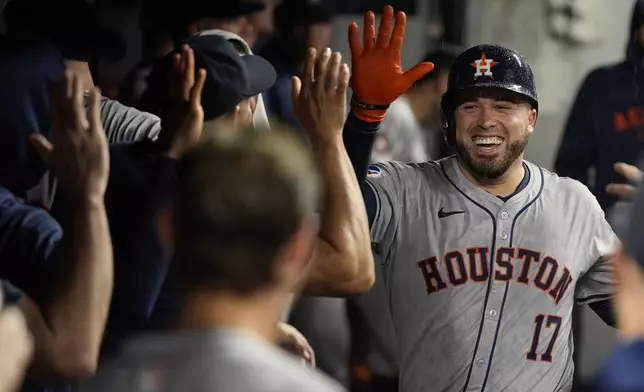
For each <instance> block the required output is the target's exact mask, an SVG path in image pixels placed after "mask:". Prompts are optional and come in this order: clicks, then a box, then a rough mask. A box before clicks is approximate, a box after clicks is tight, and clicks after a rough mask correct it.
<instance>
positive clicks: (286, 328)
mask: <svg viewBox="0 0 644 392" xmlns="http://www.w3.org/2000/svg"><path fill="white" fill-rule="evenodd" d="M277 330H278V340H277V341H278V344H279V345H280V347H281V348H282V349H284V350H286V351H288V352H290V353H292V354H294V355H296V356H297V357H299V358H300V360H301V361H302V364H304V365H307V366H310V367H315V353H314V352H313V348H312V347H311V345H310V344H309V342H308V340H306V338H305V337H304V335H302V334H301V333H300V331H298V330H297V329H295V327H293V326H292V325H288V324H286V323H279V324H278V326H277Z"/></svg>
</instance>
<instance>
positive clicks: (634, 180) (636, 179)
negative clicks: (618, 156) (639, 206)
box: [606, 162, 644, 199]
mask: <svg viewBox="0 0 644 392" xmlns="http://www.w3.org/2000/svg"><path fill="white" fill-rule="evenodd" d="M614 167H615V171H616V172H617V173H619V174H620V175H621V176H622V177H624V178H625V179H626V180H628V182H630V184H616V183H612V184H608V186H606V193H608V194H610V195H614V196H619V197H622V198H625V199H631V198H632V197H633V196H634V195H635V189H636V186H637V185H638V184H639V183H640V182H641V181H642V177H643V176H644V173H642V171H641V170H640V169H639V168H637V166H633V165H629V164H627V163H623V162H617V163H616V164H615V166H614Z"/></svg>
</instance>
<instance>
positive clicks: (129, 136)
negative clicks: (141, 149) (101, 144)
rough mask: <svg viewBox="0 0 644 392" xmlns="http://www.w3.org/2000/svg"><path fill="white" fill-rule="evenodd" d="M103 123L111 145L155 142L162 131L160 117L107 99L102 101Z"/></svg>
mask: <svg viewBox="0 0 644 392" xmlns="http://www.w3.org/2000/svg"><path fill="white" fill-rule="evenodd" d="M101 121H102V122H103V128H105V133H106V134H107V139H108V141H109V142H110V143H119V142H134V141H141V140H145V139H151V140H155V139H156V138H157V137H158V136H159V132H160V131H161V120H160V119H159V117H157V116H155V115H153V114H150V113H146V112H141V111H139V110H137V109H134V108H131V107H129V106H125V105H123V104H121V103H120V102H118V101H114V100H111V99H108V98H105V97H103V98H102V99H101Z"/></svg>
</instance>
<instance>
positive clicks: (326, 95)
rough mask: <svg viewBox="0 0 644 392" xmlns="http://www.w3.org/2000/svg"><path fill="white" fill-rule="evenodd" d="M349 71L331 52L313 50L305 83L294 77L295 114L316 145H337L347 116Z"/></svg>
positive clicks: (307, 60) (310, 52) (339, 56)
mask: <svg viewBox="0 0 644 392" xmlns="http://www.w3.org/2000/svg"><path fill="white" fill-rule="evenodd" d="M348 86H349V67H348V66H347V65H346V64H342V55H341V54H340V53H337V52H336V53H333V54H331V50H330V49H328V48H327V49H326V50H324V51H322V53H320V54H319V55H318V54H317V51H316V50H315V49H312V48H311V49H309V51H308V52H307V55H306V60H305V63H304V73H303V75H302V80H300V79H299V78H298V77H297V76H295V77H293V112H294V113H295V116H296V117H297V119H298V120H299V122H300V124H301V125H302V127H303V128H304V129H305V130H306V131H307V133H308V135H309V137H310V139H311V142H312V143H313V144H314V145H315V144H319V143H327V142H334V141H337V140H338V138H341V137H342V128H343V127H344V120H345V118H346V113H347V88H348Z"/></svg>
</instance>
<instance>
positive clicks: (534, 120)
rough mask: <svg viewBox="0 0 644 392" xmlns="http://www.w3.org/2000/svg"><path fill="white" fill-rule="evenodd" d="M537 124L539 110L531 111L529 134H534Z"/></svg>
mask: <svg viewBox="0 0 644 392" xmlns="http://www.w3.org/2000/svg"><path fill="white" fill-rule="evenodd" d="M536 124H537V110H536V109H530V113H529V114H528V132H529V133H532V132H534V126H535V125H536Z"/></svg>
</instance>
